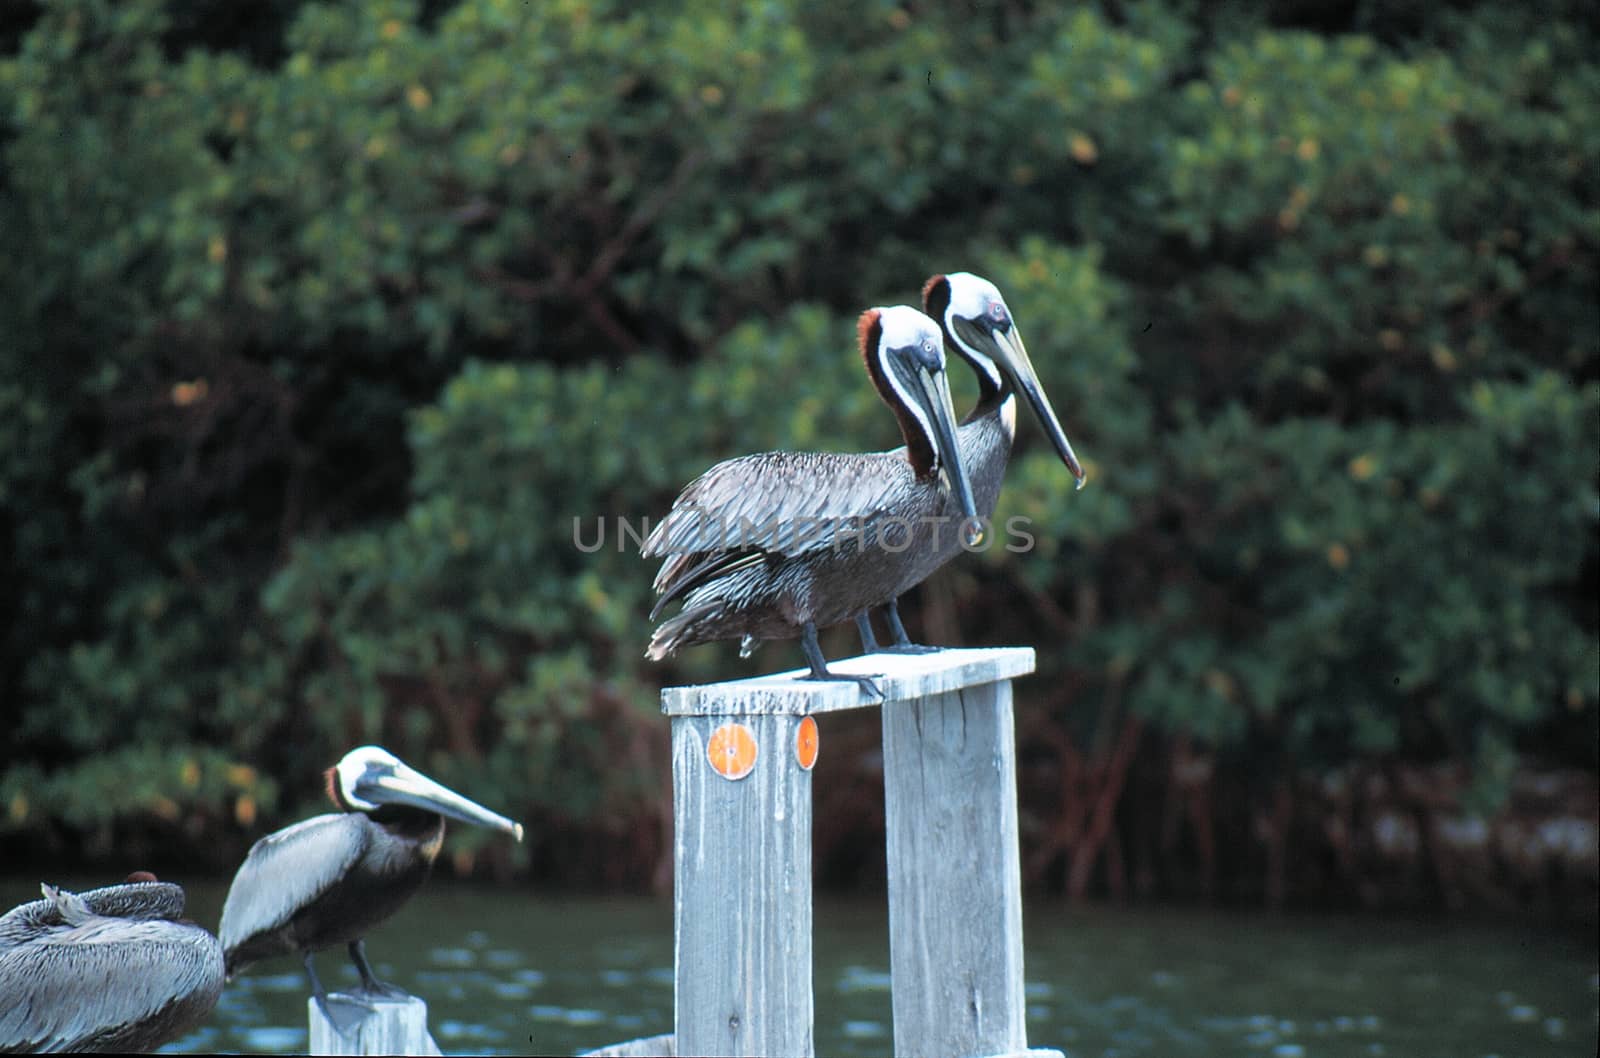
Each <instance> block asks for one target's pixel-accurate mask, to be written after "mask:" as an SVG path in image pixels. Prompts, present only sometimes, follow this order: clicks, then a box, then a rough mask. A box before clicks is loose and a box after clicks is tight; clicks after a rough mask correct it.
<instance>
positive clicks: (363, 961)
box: [350, 940, 406, 996]
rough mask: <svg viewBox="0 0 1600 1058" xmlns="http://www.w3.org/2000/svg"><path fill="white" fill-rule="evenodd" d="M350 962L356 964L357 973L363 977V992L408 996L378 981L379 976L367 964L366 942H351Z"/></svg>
mask: <svg viewBox="0 0 1600 1058" xmlns="http://www.w3.org/2000/svg"><path fill="white" fill-rule="evenodd" d="M350 961H351V962H353V963H355V964H356V973H358V974H360V975H361V991H363V992H366V993H369V994H372V995H380V996H403V995H405V994H406V993H405V990H404V989H401V988H396V987H395V986H394V985H390V984H384V983H383V982H382V981H380V980H378V975H377V974H375V973H373V972H372V967H371V965H369V964H368V962H367V942H366V941H364V940H353V941H351V942H350Z"/></svg>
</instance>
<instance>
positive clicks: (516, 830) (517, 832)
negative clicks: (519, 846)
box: [511, 823, 522, 843]
mask: <svg viewBox="0 0 1600 1058" xmlns="http://www.w3.org/2000/svg"><path fill="white" fill-rule="evenodd" d="M511 833H512V835H513V836H515V837H516V839H517V841H518V843H520V842H521V841H522V824H521V823H513V824H511Z"/></svg>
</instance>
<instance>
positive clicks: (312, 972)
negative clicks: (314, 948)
mask: <svg viewBox="0 0 1600 1058" xmlns="http://www.w3.org/2000/svg"><path fill="white" fill-rule="evenodd" d="M312 958H313V956H312V954H311V953H310V952H306V958H305V968H306V976H307V977H309V978H311V994H312V995H314V996H316V997H317V1002H318V1003H321V1004H322V1005H323V1006H324V1007H326V1006H327V1005H328V990H327V989H326V988H323V987H322V979H321V978H320V977H318V976H317V967H316V964H315V963H313V962H312V961H311V960H312Z"/></svg>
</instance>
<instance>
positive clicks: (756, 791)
mask: <svg viewBox="0 0 1600 1058" xmlns="http://www.w3.org/2000/svg"><path fill="white" fill-rule="evenodd" d="M800 719H801V718H800V717H798V716H789V715H769V716H750V715H745V716H742V717H741V720H740V722H742V723H744V724H745V725H746V726H748V727H749V728H750V730H751V732H752V733H753V734H754V735H755V738H756V743H757V746H758V747H759V754H758V756H757V759H756V764H755V768H754V769H753V770H752V771H751V772H750V774H748V775H746V776H745V777H744V778H742V779H738V780H730V779H726V778H723V777H722V776H721V775H719V774H717V773H716V772H715V771H714V770H713V769H712V767H711V763H710V761H709V760H707V758H706V744H707V741H708V740H709V739H710V737H711V733H712V732H713V731H715V730H716V729H717V727H719V726H720V725H721V724H723V723H726V722H727V718H726V717H716V716H705V717H701V716H682V717H675V718H674V719H673V721H672V785H673V824H674V848H673V865H674V874H675V883H676V892H675V900H674V905H675V906H674V923H673V925H674V934H675V958H674V962H675V965H674V968H673V969H674V977H675V980H676V988H675V1000H674V1018H673V1020H674V1026H675V1030H676V1031H675V1036H676V1041H677V1046H678V1049H679V1053H682V1054H695V1055H785V1056H806V1058H809V1056H810V1055H811V1054H812V1053H813V1045H812V1020H813V1011H812V981H811V774H812V773H811V772H808V771H803V770H801V768H800V765H799V762H798V761H797V760H796V759H795V754H794V741H795V734H796V732H797V730H798V728H799V725H800Z"/></svg>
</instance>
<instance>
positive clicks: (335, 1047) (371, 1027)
mask: <svg viewBox="0 0 1600 1058" xmlns="http://www.w3.org/2000/svg"><path fill="white" fill-rule="evenodd" d="M306 1014H307V1017H308V1018H309V1020H310V1024H311V1039H310V1053H311V1054H428V1055H432V1054H439V1053H440V1051H439V1045H438V1044H437V1043H435V1042H434V1041H433V1037H432V1036H430V1035H429V1034H428V1004H426V1003H424V1002H423V1001H422V1000H420V999H418V998H417V997H416V996H369V995H361V996H349V995H346V994H345V993H343V992H333V993H330V994H329V996H328V1007H327V1009H326V1010H324V1009H323V1007H322V1006H321V1005H320V1004H319V1003H318V1002H317V1001H316V1000H315V999H308V1000H306Z"/></svg>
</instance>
